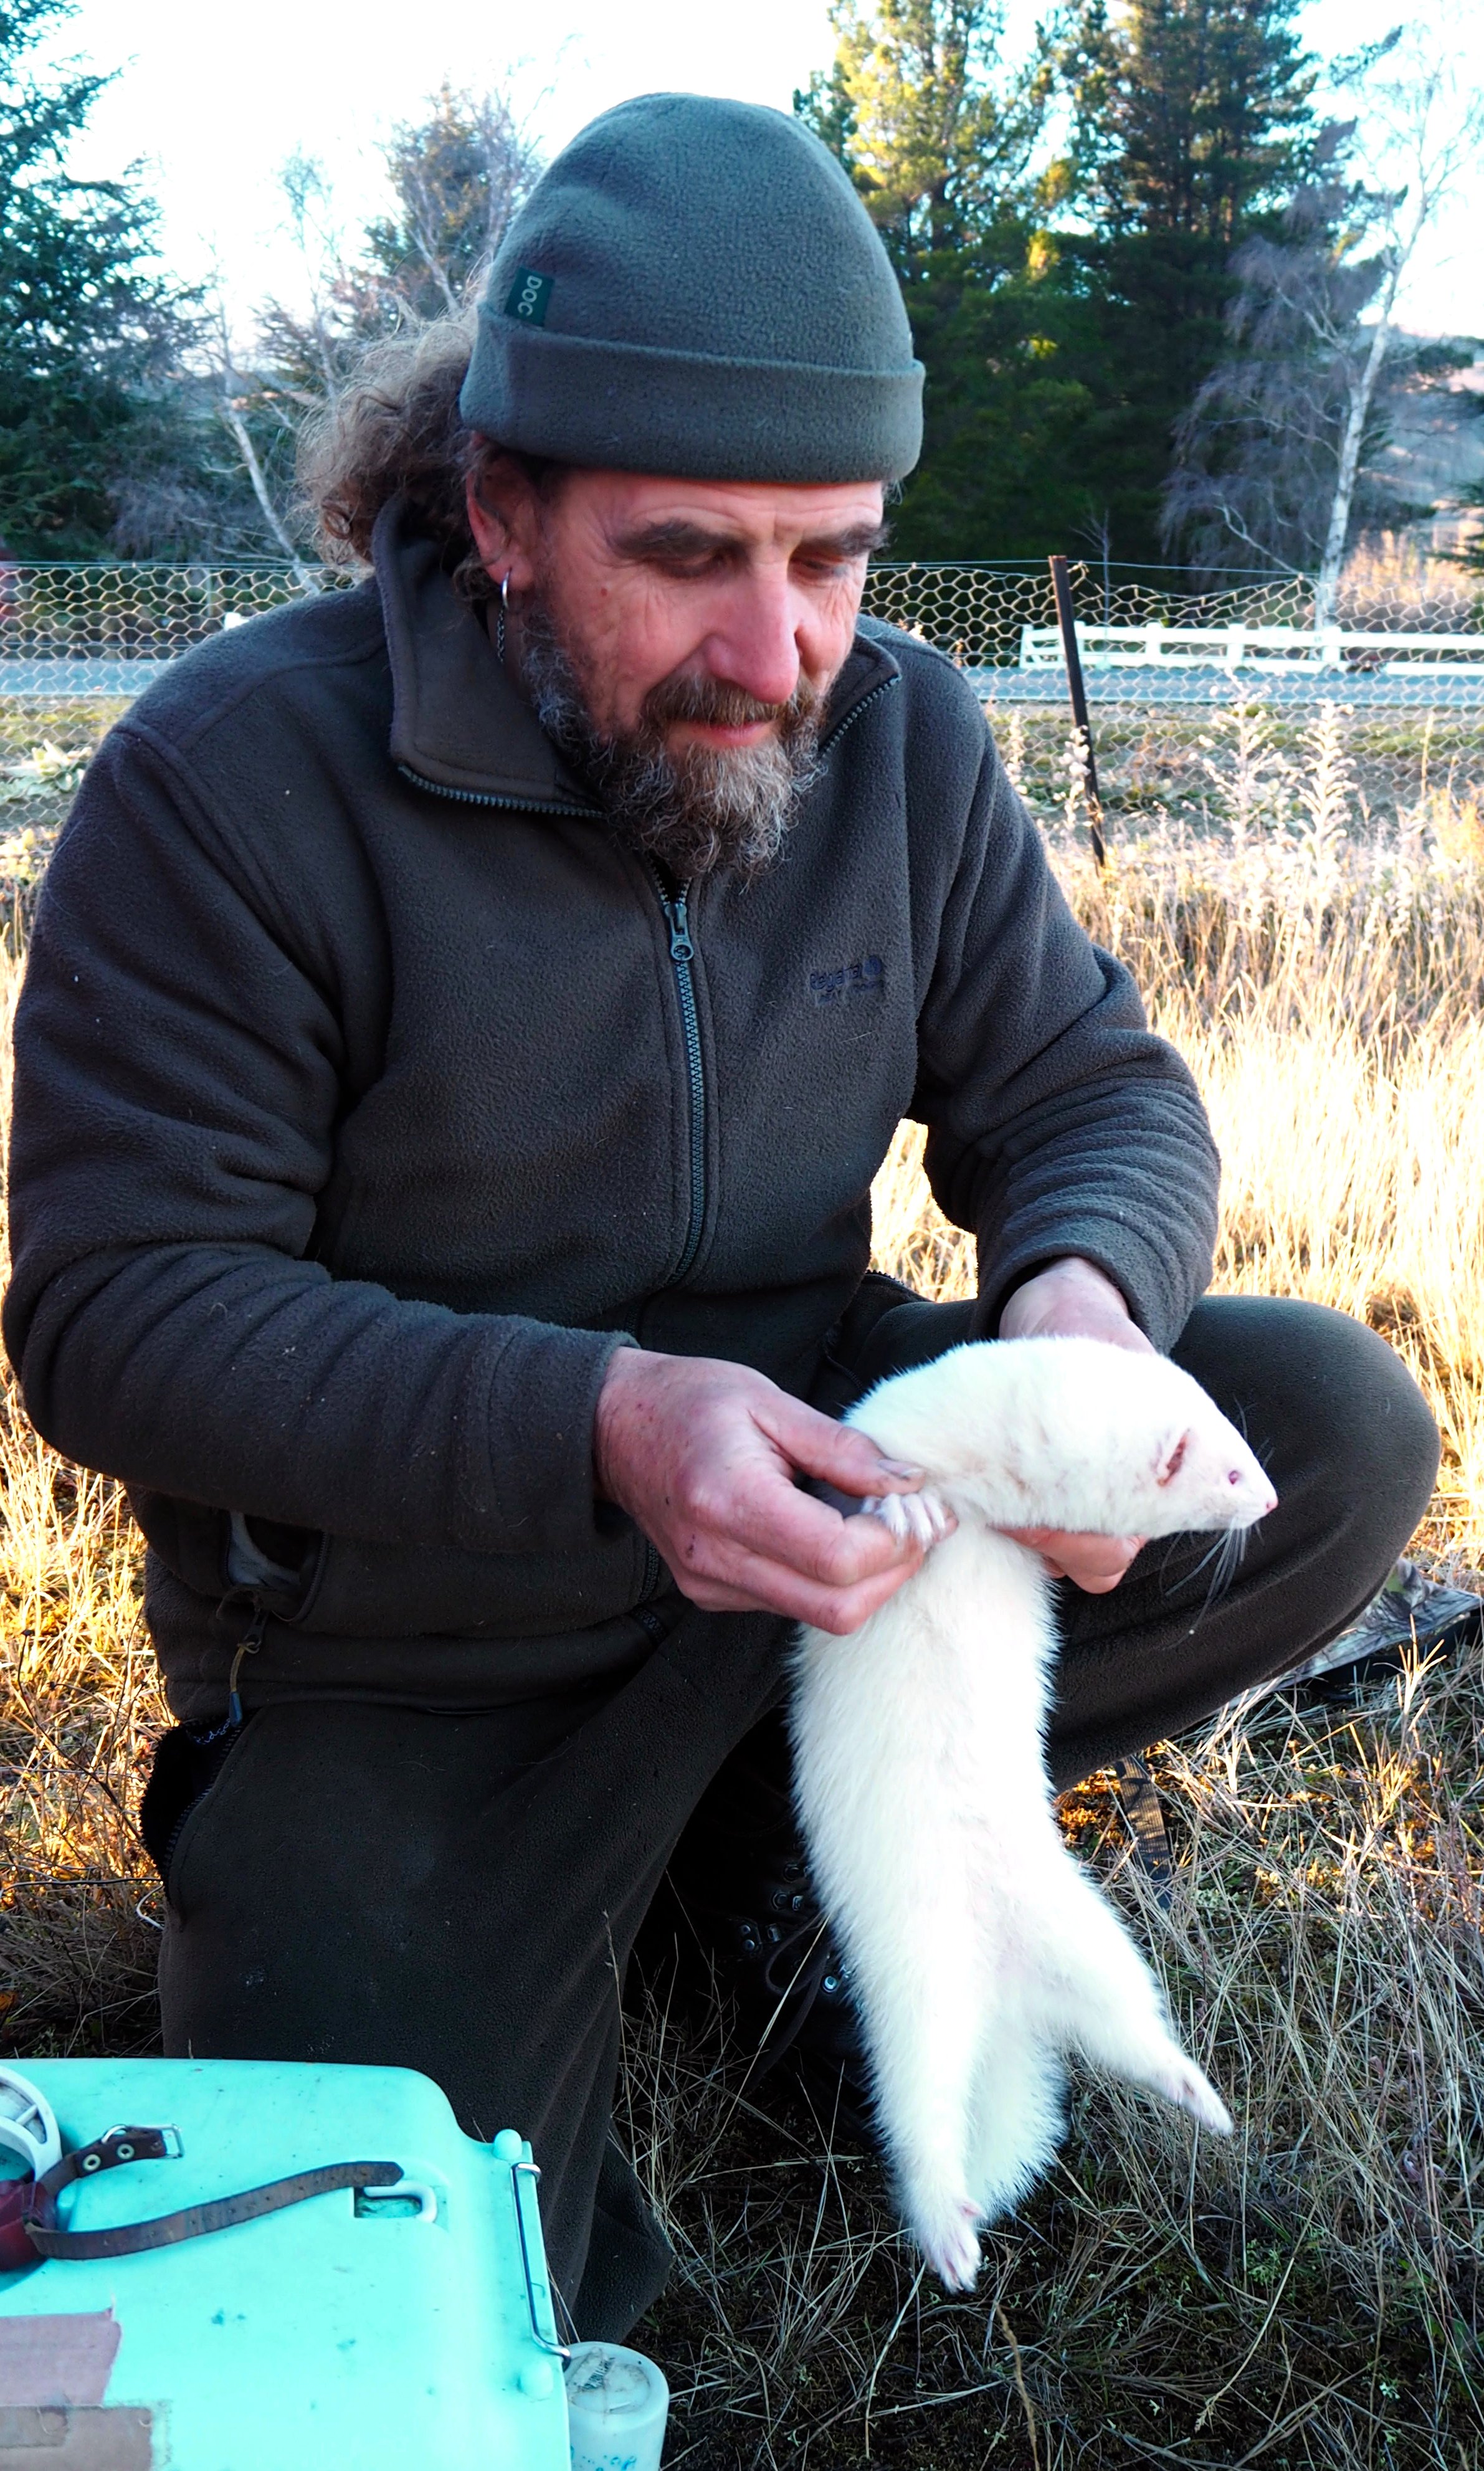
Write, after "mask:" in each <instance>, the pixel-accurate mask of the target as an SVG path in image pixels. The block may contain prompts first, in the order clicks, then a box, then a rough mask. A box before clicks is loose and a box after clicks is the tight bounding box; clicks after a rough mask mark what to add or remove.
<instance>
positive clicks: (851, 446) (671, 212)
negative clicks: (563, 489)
mask: <svg viewBox="0 0 1484 2471" xmlns="http://www.w3.org/2000/svg"><path fill="white" fill-rule="evenodd" d="M922 382H923V372H922V366H921V364H920V363H919V362H917V361H915V360H914V359H913V357H912V338H911V330H910V328H909V327H908V325H907V312H906V310H905V309H904V307H903V305H902V295H901V293H900V292H899V291H898V289H897V282H896V277H895V275H894V274H893V273H892V271H891V264H890V261H889V259H888V258H887V255H886V252H885V250H884V248H883V247H882V244H881V241H880V239H879V238H878V237H877V234H876V231H875V229H874V227H873V225H872V224H871V220H870V217H869V216H868V215H867V213H866V211H865V208H864V206H863V205H862V204H861V202H860V199H859V198H858V197H857V195H856V192H855V190H854V189H853V188H852V186H851V184H850V181H849V178H848V177H847V176H846V174H845V173H844V171H843V170H842V169H841V167H840V165H839V164H838V163H837V162H836V158H835V156H834V155H833V154H832V153H830V151H829V149H828V148H827V147H825V146H822V145H821V144H820V142H819V140H818V138H817V137H814V136H813V135H812V134H811V132H810V131H809V130H808V129H805V128H803V127H802V126H801V125H800V123H799V122H798V121H796V120H790V119H789V117H788V115H787V113H785V112H781V111H770V110H767V109H766V108H765V107H764V106H761V105H759V104H751V103H730V102H726V101H724V100H722V99H721V98H718V97H717V96H712V95H701V94H648V95H640V96H638V97H637V98H636V99H635V100H634V101H633V102H631V103H621V104H620V105H619V106H617V108H616V109H615V110H613V111H605V112H603V113H602V115H601V118H600V119H598V120H594V121H591V122H590V123H589V125H588V127H587V128H586V129H583V130H581V132H580V133H579V134H578V135H577V137H575V138H574V139H573V141H572V144H571V145H570V146H569V147H567V148H566V149H565V151H564V152H563V153H560V154H558V155H557V157H556V160H555V161H554V163H553V164H552V165H551V167H550V169H549V170H548V171H546V172H545V173H544V174H543V175H542V176H541V178H540V179H539V180H538V181H537V183H536V186H535V188H534V189H533V190H532V192H531V195H530V199H529V200H527V202H526V204H525V205H524V206H523V207H522V209H521V211H520V213H519V214H518V215H517V216H516V218H515V220H514V222H513V223H512V224H511V225H510V228H509V230H508V231H507V233H506V237H505V239H504V241H503V242H502V243H501V246H500V249H499V252H498V254H497V256H496V258H495V262H494V267H493V270H492V271H491V274H490V279H489V289H488V291H487V293H486V294H485V296H484V299H483V304H482V306H481V309H480V315H479V330H478V334H477V336H476V339H475V344H474V351H473V356H472V358H471V360H470V363H469V374H468V376H467V378H466V379H465V381H464V386H463V392H462V395H461V397H460V399H459V400H460V409H461V410H462V412H463V416H464V418H465V420H466V421H467V422H468V423H469V425H470V427H471V428H473V429H478V430H481V431H483V435H485V436H486V437H492V438H496V439H498V440H499V442H500V443H501V444H502V445H504V446H511V447H516V448H519V449H520V450H522V451H523V452H524V453H526V454H528V455H549V456H553V457H554V458H555V459H557V460H558V461H560V462H563V463H580V464H601V465H607V466H608V467H610V468H613V469H618V470H624V471H631V472H665V473H674V474H676V475H678V476H680V477H682V478H685V479H691V480H724V481H894V480H899V479H900V478H901V476H902V475H903V473H905V472H909V471H910V470H911V468H912V465H913V464H914V463H915V462H916V460H917V457H918V452H919V450H920V448H921V445H922Z"/></svg>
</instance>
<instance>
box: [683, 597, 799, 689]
mask: <svg viewBox="0 0 1484 2471" xmlns="http://www.w3.org/2000/svg"><path fill="white" fill-rule="evenodd" d="M799 614H800V613H799V609H798V605H797V595H796V594H795V593H794V591H793V589H792V586H791V585H790V583H789V577H788V575H787V573H786V572H779V573H777V574H771V573H766V572H765V573H763V574H761V575H758V574H754V575H749V576H741V577H738V578H737V581H736V583H735V584H734V586H733V589H732V591H731V593H730V594H729V595H728V597H727V606H726V608H725V610H724V611H723V612H722V613H721V616H720V623H719V624H717V625H715V626H714V627H713V629H712V633H711V638H710V641H709V642H708V644H707V646H706V666H707V668H708V670H709V671H710V672H711V674H712V676H713V677H714V678H718V679H720V680H722V681H723V682H724V683H725V684H726V685H727V686H734V687H741V688H742V691H743V693H744V694H750V695H753V696H755V697H756V699H757V701H758V702H759V703H787V702H788V700H789V696H790V695H791V694H792V693H793V691H794V688H795V687H796V686H797V685H798V682H799V647H798V642H797V638H796V628H797V626H798V623H799Z"/></svg>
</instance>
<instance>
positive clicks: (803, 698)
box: [641, 676, 820, 737]
mask: <svg viewBox="0 0 1484 2471" xmlns="http://www.w3.org/2000/svg"><path fill="white" fill-rule="evenodd" d="M819 701H820V698H819V694H818V692H817V690H816V689H815V688H814V687H813V686H812V685H811V684H810V682H809V680H808V679H807V678H802V677H801V678H800V680H799V682H798V685H797V686H796V687H795V688H794V690H793V693H792V694H791V695H789V698H788V701H787V702H786V703H763V702H761V701H760V700H759V698H758V697H757V696H756V695H753V694H748V693H747V690H746V688H745V687H739V686H732V685H729V684H728V683H727V681H726V680H725V679H724V678H688V677H680V676H675V677H669V678H661V680H660V682H659V685H658V686H655V687H651V688H650V689H649V692H648V694H647V695H646V696H645V699H644V703H643V706H642V708H641V710H642V718H643V720H644V722H645V724H646V725H647V726H648V728H650V729H653V730H664V729H669V728H671V727H672V726H673V725H674V723H675V722H676V721H701V722H703V723H705V724H707V725H708V726H710V727H711V728H714V729H750V728H754V727H756V725H757V724H758V723H759V722H760V721H762V722H775V723H777V725H778V726H779V728H780V729H781V731H782V732H783V734H784V735H785V736H786V737H787V736H789V735H790V734H791V732H792V731H793V730H795V729H796V728H798V727H799V726H800V724H801V723H804V722H807V721H809V720H812V719H813V717H814V715H815V713H816V712H817V711H818V708H819Z"/></svg>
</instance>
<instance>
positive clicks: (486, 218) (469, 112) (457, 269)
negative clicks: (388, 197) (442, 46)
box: [366, 84, 539, 318]
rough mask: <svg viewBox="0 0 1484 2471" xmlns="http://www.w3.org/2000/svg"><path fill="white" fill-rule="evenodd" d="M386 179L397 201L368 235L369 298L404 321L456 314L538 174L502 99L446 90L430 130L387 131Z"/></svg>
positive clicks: (419, 125) (423, 125)
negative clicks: (386, 300) (378, 295)
mask: <svg viewBox="0 0 1484 2471" xmlns="http://www.w3.org/2000/svg"><path fill="white" fill-rule="evenodd" d="M386 152H387V172H388V176H389V179H390V182H391V187H392V192H393V195H394V198H395V200H396V204H395V209H394V211H393V213H392V214H391V215H389V216H386V217H383V218H382V219H381V220H380V221H379V222H376V223H374V224H371V225H370V227H369V229H368V231H367V233H366V242H367V247H368V257H369V272H370V274H371V277H372V280H373V283H374V286H375V288H377V289H378V290H379V291H381V292H382V294H384V295H386V294H390V295H391V298H392V300H393V301H394V302H395V303H396V305H397V307H398V308H399V309H400V310H401V311H402V312H404V313H405V312H408V311H410V312H411V313H412V315H413V316H416V317H423V318H440V317H444V316H446V315H449V314H451V313H452V312H454V311H456V310H457V309H459V307H461V305H462V303H463V300H464V298H465V295H466V294H467V293H468V290H469V287H470V285H471V283H475V282H477V281H478V279H479V277H480V275H481V274H482V272H483V269H484V268H485V266H486V265H487V264H488V262H489V260H490V258H491V257H493V255H494V253H495V251H496V249H497V248H498V247H499V246H500V243H501V241H502V240H503V238H504V237H505V231H506V224H508V223H509V221H510V218H511V216H512V215H513V214H514V212H515V210H516V208H517V206H519V204H520V203H521V200H523V198H524V197H525V195H526V193H527V191H528V189H529V188H530V184H531V182H532V180H533V179H534V178H535V176H536V172H537V170H538V169H539V163H538V158H537V155H536V152H535V149H534V147H533V146H532V145H531V143H530V139H529V137H528V136H527V135H526V133H525V130H524V129H523V128H522V127H521V124H520V122H519V120H518V119H517V118H516V115H515V112H514V110H513V108H512V106H511V105H510V102H509V100H508V98H507V96H506V95H504V94H501V93H498V92H496V93H492V94H485V95H473V94H466V93H462V94H456V93H454V92H452V91H451V89H450V88H449V87H448V86H447V85H446V84H445V85H444V86H443V87H442V88H441V89H440V91H439V92H438V93H437V94H436V96H435V97H434V99H433V105H432V109H431V112H430V115H429V117H428V119H427V120H425V121H419V122H415V123H408V124H406V125H405V126H403V127H401V128H399V129H393V131H392V134H391V140H390V143H389V146H388V148H387V150H386Z"/></svg>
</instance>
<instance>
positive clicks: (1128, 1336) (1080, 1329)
mask: <svg viewBox="0 0 1484 2471" xmlns="http://www.w3.org/2000/svg"><path fill="white" fill-rule="evenodd" d="M1000 1335H1001V1338H1052V1337H1054V1338H1100V1339H1102V1340H1103V1341H1104V1342H1105V1344H1106V1345H1108V1346H1110V1347H1127V1348H1129V1349H1131V1350H1132V1351H1133V1353H1135V1354H1136V1355H1152V1354H1153V1353H1154V1350H1153V1349H1152V1347H1151V1346H1150V1344H1149V1341H1148V1340H1147V1339H1146V1338H1145V1336H1144V1334H1143V1331H1142V1330H1141V1329H1140V1328H1139V1326H1138V1324H1137V1322H1135V1321H1133V1320H1132V1319H1131V1318H1130V1315H1129V1309H1128V1306H1127V1305H1126V1304H1125V1303H1124V1301H1123V1298H1122V1296H1121V1295H1120V1294H1119V1290H1118V1288H1117V1287H1116V1286H1115V1285H1114V1283H1113V1281H1112V1280H1111V1279H1109V1278H1106V1277H1104V1275H1103V1273H1102V1271H1101V1270H1099V1269H1097V1268H1096V1267H1095V1265H1094V1263H1093V1262H1091V1261H1083V1260H1080V1259H1077V1258H1075V1257H1074V1256H1073V1257H1072V1258H1071V1259H1067V1260H1065V1261H1053V1262H1052V1263H1051V1265H1050V1267H1049V1269H1046V1270H1040V1271H1038V1272H1037V1274H1036V1276H1035V1277H1034V1278H1033V1279H1027V1280H1026V1282H1025V1285H1024V1286H1023V1287H1017V1288H1016V1290H1015V1293H1014V1295H1013V1296H1012V1297H1011V1298H1010V1301H1009V1303H1008V1304H1007V1305H1006V1306H1005V1308H1004V1310H1003V1312H1002V1313H1001V1316H1000ZM1007 1532H1008V1533H1009V1534H1010V1535H1011V1536H1013V1537H1014V1538H1015V1541H1016V1542H1017V1543H1018V1544H1029V1545H1032V1546H1033V1547H1034V1549H1035V1550H1036V1551H1037V1552H1038V1553H1039V1554H1040V1555H1041V1558H1042V1560H1043V1561H1044V1562H1045V1564H1046V1566H1047V1568H1048V1571H1049V1572H1050V1574H1051V1576H1052V1578H1053V1579H1070V1580H1071V1581H1072V1585H1073V1586H1074V1587H1078V1588H1081V1589H1082V1590H1083V1592H1084V1594H1086V1595H1089V1596H1105V1595H1107V1594H1108V1593H1109V1591H1110V1589H1112V1588H1116V1587H1117V1586H1118V1584H1119V1580H1120V1579H1121V1578H1122V1576H1123V1573H1124V1571H1125V1570H1126V1569H1127V1568H1128V1565H1129V1564H1130V1562H1132V1560H1133V1558H1134V1556H1135V1554H1136V1553H1137V1552H1138V1551H1139V1549H1140V1547H1141V1545H1142V1542H1143V1541H1144V1540H1143V1538H1142V1536H1078V1535H1069V1534H1068V1533H1067V1532H1066V1531H1065V1530H1064V1529H1062V1528H1060V1527H1012V1528H1010V1529H1009V1530H1008V1531H1007Z"/></svg>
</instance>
